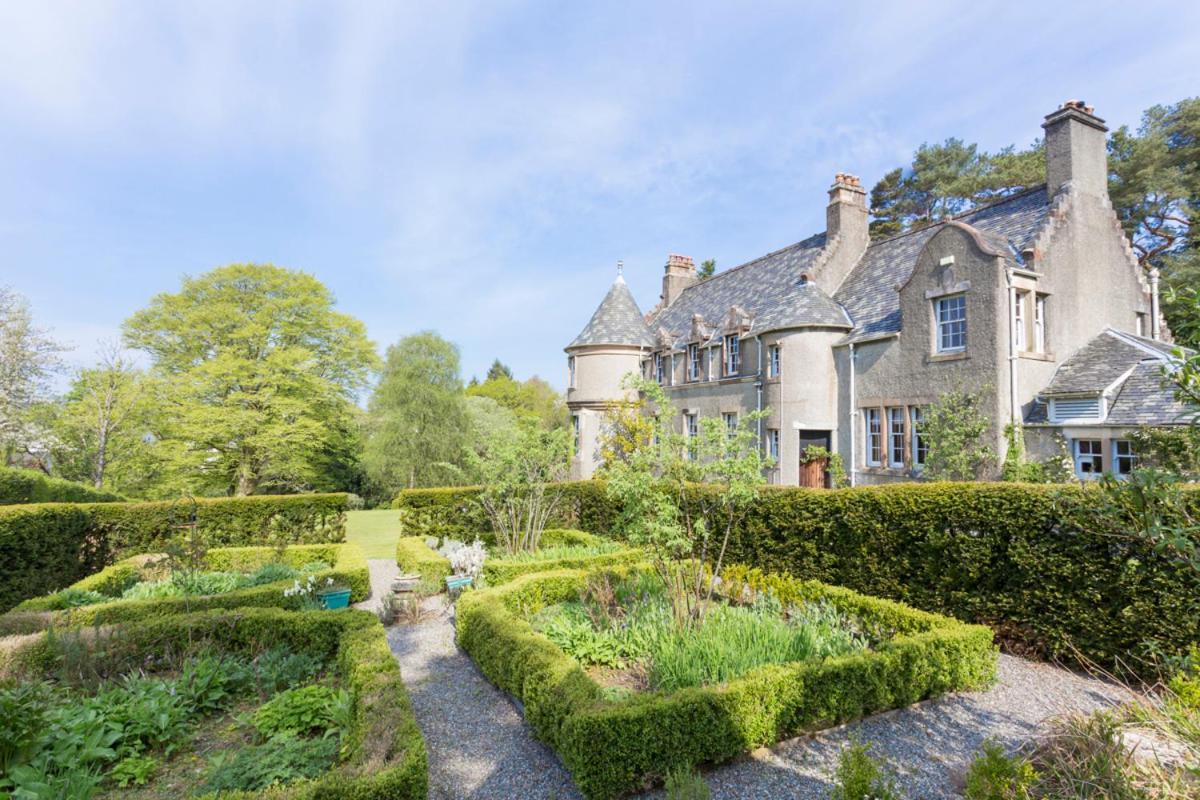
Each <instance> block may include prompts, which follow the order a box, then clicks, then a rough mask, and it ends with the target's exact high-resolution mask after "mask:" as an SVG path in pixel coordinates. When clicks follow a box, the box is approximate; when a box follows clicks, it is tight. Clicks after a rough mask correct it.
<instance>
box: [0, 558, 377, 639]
mask: <svg viewBox="0 0 1200 800" xmlns="http://www.w3.org/2000/svg"><path fill="white" fill-rule="evenodd" d="M152 558H153V557H152V556H149V555H139V556H131V557H130V558H126V559H124V560H122V561H118V562H117V563H116V564H112V565H111V566H108V567H106V568H104V569H102V570H101V571H100V572H97V573H95V574H94V575H89V576H88V577H86V578H84V579H82V580H80V581H76V582H75V583H74V584H72V585H71V586H69V587H67V588H69V589H79V590H84V591H93V592H99V593H100V594H107V595H112V596H113V599H112V600H111V601H109V602H105V603H94V604H92V605H87V606H80V607H78V608H71V609H62V608H60V603H58V602H57V600H58V598H59V595H60V594H61V591H60V592H55V593H53V594H49V595H43V596H41V597H34V598H31V599H29V600H26V601H24V602H22V603H21V604H19V605H18V606H17V607H16V608H14V609H13V610H12V611H10V612H8V613H7V614H5V615H3V616H0V635H4V634H11V633H27V632H29V631H34V630H42V629H44V628H46V627H48V626H50V625H55V626H64V625H108V624H112V623H117V622H134V621H140V620H144V619H149V618H153V617H161V616H169V615H172V614H186V613H189V612H193V611H200V610H203V609H209V608H239V607H246V606H259V607H276V608H287V609H299V608H301V607H302V600H301V598H300V597H284V595H283V590H284V589H287V588H288V587H290V586H291V585H292V581H293V579H288V580H284V581H276V582H274V583H266V584H263V585H262V586H252V587H248V588H245V589H237V590H235V591H232V592H225V593H223V594H213V595H204V596H201V597H160V598H147V599H139V600H133V599H130V600H126V599H122V598H121V596H120V595H121V592H123V591H124V590H125V589H127V588H128V587H130V586H132V585H133V584H134V583H137V582H138V581H139V580H140V579H141V578H142V575H143V567H144V566H145V565H146V562H147V560H148V559H152ZM273 561H282V563H284V564H287V565H288V566H291V567H296V568H299V567H302V566H304V565H305V564H309V563H312V562H313V561H324V562H326V563H328V564H330V565H332V568H331V569H326V570H321V571H320V572H315V573H313V578H315V579H316V581H317V583H318V585H324V584H325V582H326V580H327V579H329V578H332V579H333V581H334V583H336V584H340V585H344V586H347V587H349V588H350V602H352V603H357V602H361V601H362V600H366V599H367V598H368V597H369V596H370V594H371V579H370V575H369V573H368V570H367V559H366V556H364V555H363V552H362V550H361V549H360V548H359V547H358V546H357V545H352V544H317V545H295V546H292V547H289V548H288V549H287V550H286V551H284V553H283V557H282V558H280V556H279V554H278V553H277V552H276V550H275V549H274V548H271V547H227V548H217V549H213V550H209V551H208V552H207V553H206V554H205V557H204V564H205V569H206V570H211V571H221V572H252V571H254V570H255V569H258V568H259V567H261V566H262V565H264V564H268V563H271V562H273ZM298 580H300V581H301V582H304V581H305V580H307V577H303V578H299V579H298Z"/></svg>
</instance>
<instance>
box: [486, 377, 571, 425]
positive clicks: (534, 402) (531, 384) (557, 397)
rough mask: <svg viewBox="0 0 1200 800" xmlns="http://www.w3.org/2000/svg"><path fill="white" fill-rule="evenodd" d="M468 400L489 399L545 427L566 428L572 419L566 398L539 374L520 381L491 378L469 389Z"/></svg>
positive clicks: (522, 417) (523, 418) (507, 378)
mask: <svg viewBox="0 0 1200 800" xmlns="http://www.w3.org/2000/svg"><path fill="white" fill-rule="evenodd" d="M466 394H467V396H468V397H488V398H491V399H492V400H495V401H496V402H497V403H499V404H500V405H501V406H503V407H504V408H507V409H508V410H509V411H511V412H513V413H514V414H515V415H516V416H517V417H518V418H520V419H522V420H534V421H536V422H538V423H539V424H540V425H542V426H543V427H545V428H548V429H553V428H565V427H566V426H567V422H568V420H569V414H568V412H567V404H566V402H565V401H564V399H563V396H562V395H561V394H559V393H558V392H556V391H555V390H554V387H553V386H551V385H550V384H548V383H546V382H545V381H544V380H542V379H541V378H539V377H537V376H536V375H535V376H534V377H532V378H530V379H529V380H527V381H524V382H521V381H516V380H514V379H512V378H511V377H508V376H505V375H498V376H492V375H491V373H490V371H489V376H488V379H487V380H486V381H484V382H483V383H480V384H476V385H474V386H468V387H467V389H466Z"/></svg>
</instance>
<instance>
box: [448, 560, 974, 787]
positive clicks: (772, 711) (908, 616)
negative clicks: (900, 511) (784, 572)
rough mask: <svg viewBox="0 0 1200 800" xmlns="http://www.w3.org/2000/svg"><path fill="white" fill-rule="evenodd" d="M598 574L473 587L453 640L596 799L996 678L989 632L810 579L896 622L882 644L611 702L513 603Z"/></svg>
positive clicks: (872, 615)
mask: <svg viewBox="0 0 1200 800" xmlns="http://www.w3.org/2000/svg"><path fill="white" fill-rule="evenodd" d="M593 572H594V571H588V570H558V571H554V572H540V573H536V574H532V575H526V576H523V577H520V578H517V579H516V580H514V581H513V582H511V583H508V584H505V585H503V586H499V587H495V588H491V589H485V590H483V591H479V592H469V593H467V594H465V595H463V596H462V598H460V599H459V601H458V606H457V609H456V612H455V613H456V620H457V640H458V644H459V646H461V647H462V648H463V650H465V651H466V652H467V653H469V654H470V656H471V657H472V658H473V659H474V660H475V662H476V664H478V665H479V668H480V670H482V671H483V674H484V675H486V676H487V678H488V679H489V680H491V681H492V682H493V683H494V684H496V685H497V686H498V687H500V688H501V689H503V690H505V691H506V692H509V693H510V694H512V695H513V696H515V697H516V698H517V699H518V700H520V701H521V703H522V704H523V705H524V711H525V718H526V720H527V721H528V722H529V724H530V726H531V727H532V728H533V731H534V733H535V735H536V736H537V737H538V738H539V739H541V740H542V741H544V742H546V743H547V744H548V745H550V746H551V747H552V748H554V750H555V751H556V752H557V753H558V755H559V757H560V758H561V759H562V761H563V763H564V764H565V765H566V766H567V768H568V769H569V770H570V771H571V774H572V776H573V777H574V779H575V783H576V784H577V785H578V787H579V789H580V790H581V791H582V792H583V794H584V795H585V796H587V797H589V798H615V797H619V796H621V795H623V794H626V793H629V792H632V791H636V790H638V789H641V788H643V787H645V786H646V785H648V784H650V783H653V782H655V781H658V780H660V779H661V778H662V777H663V775H664V773H665V771H666V770H668V769H671V768H673V767H676V766H679V765H689V766H690V765H697V764H703V763H715V762H720V761H725V760H728V759H730V758H733V757H735V756H737V755H739V754H741V753H744V752H746V751H748V750H752V749H754V748H756V747H761V746H764V745H769V744H773V743H775V742H778V741H780V740H782V739H785V738H788V737H791V736H795V735H798V734H800V733H803V732H806V731H812V730H818V729H822V728H827V727H830V726H832V725H836V724H839V723H842V722H846V721H848V720H852V719H856V718H859V717H862V716H865V715H868V714H873V713H876V712H879V711H884V710H887V709H892V708H899V707H902V706H907V705H910V704H912V703H915V702H917V701H919V700H923V699H925V698H928V697H933V696H935V695H939V694H942V693H945V692H950V691H955V690H960V689H970V688H979V687H983V686H986V685H988V684H989V683H991V682H992V681H993V680H994V679H995V671H996V648H995V647H994V645H993V644H992V632H991V631H990V630H989V629H987V628H985V627H982V626H977V625H967V624H964V623H961V622H958V621H956V620H953V619H950V618H948V617H943V616H939V615H936V614H930V613H927V612H923V611H918V610H916V609H912V608H908V607H906V606H903V605H900V604H898V603H895V602H892V601H889V600H881V599H876V598H871V597H865V596H863V595H859V594H856V593H855V592H852V591H849V590H847V589H842V588H838V587H833V586H826V585H823V584H819V583H815V582H805V584H804V585H805V586H807V587H809V591H810V592H811V597H812V598H813V599H816V598H824V599H826V600H827V601H828V602H830V603H832V604H834V605H835V606H837V607H839V608H841V609H842V610H844V611H846V612H848V613H851V614H853V615H855V616H857V617H859V618H860V619H862V620H863V621H864V622H867V623H877V624H879V625H881V626H883V627H884V628H890V629H894V630H895V631H896V634H895V636H893V637H892V638H891V639H890V640H888V641H887V642H885V643H884V644H882V645H880V646H879V647H878V648H877V649H876V650H873V651H871V652H868V653H861V654H855V655H849V656H843V657H838V658H830V659H826V660H824V661H813V662H800V663H795V664H784V665H772V666H767V667H763V668H760V669H757V670H754V671H753V672H751V673H749V674H747V675H746V676H744V677H742V678H740V679H738V680H735V681H731V682H729V683H727V684H723V685H720V686H706V687H699V688H689V689H683V690H680V691H676V692H671V693H663V692H646V693H642V694H638V695H635V696H633V697H631V698H628V699H623V700H618V701H613V700H609V699H606V697H605V695H604V693H603V692H602V690H601V688H600V686H599V685H597V684H596V683H595V681H593V680H592V679H591V678H589V677H588V675H587V674H586V673H585V672H584V670H583V669H582V668H581V667H580V666H579V664H578V663H577V662H576V661H574V660H573V659H572V658H570V657H569V656H567V655H566V654H565V653H563V651H562V650H560V649H559V648H558V647H556V646H555V645H554V644H552V643H551V642H550V640H549V639H547V638H545V637H544V636H541V635H540V634H538V633H535V632H534V630H533V628H532V627H531V626H530V625H529V623H528V622H526V621H525V620H524V619H523V618H522V617H521V616H520V615H519V613H518V609H524V608H536V607H538V606H540V605H543V604H552V603H557V602H562V601H563V600H566V599H568V598H570V597H572V596H575V595H576V593H578V592H579V590H580V589H582V588H583V586H584V584H585V582H586V580H587V578H588V576H589V575H590V574H592V573H593Z"/></svg>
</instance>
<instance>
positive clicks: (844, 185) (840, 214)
mask: <svg viewBox="0 0 1200 800" xmlns="http://www.w3.org/2000/svg"><path fill="white" fill-rule="evenodd" d="M835 239H836V240H837V244H836V245H834V246H833V247H832V248H831V247H830V246H831V245H833V243H834V240H835ZM825 240H826V241H825V247H826V248H827V249H826V254H825V257H824V258H823V259H822V261H821V263H820V264H818V265H817V267H816V269H814V270H813V273H812V274H811V275H809V276H808V277H809V279H810V280H812V281H813V282H814V283H816V284H817V285H818V286H820V287H821V289H823V290H824V291H826V292H828V293H829V294H833V292H834V291H835V290H836V289H837V287H838V286H840V285H841V283H842V281H843V280H844V279H845V277H846V275H848V274H849V273H850V270H851V269H853V268H854V265H855V264H857V263H858V260H859V259H860V258H861V257H862V254H863V253H864V252H865V251H866V249H867V244H869V243H870V240H871V236H870V233H869V231H868V221H867V192H866V190H865V189H863V187H862V182H861V181H860V180H859V179H858V177H857V176H856V175H850V174H849V173H845V172H839V173H838V174H837V175H835V176H834V177H833V186H831V187H829V205H828V207H826V209H825Z"/></svg>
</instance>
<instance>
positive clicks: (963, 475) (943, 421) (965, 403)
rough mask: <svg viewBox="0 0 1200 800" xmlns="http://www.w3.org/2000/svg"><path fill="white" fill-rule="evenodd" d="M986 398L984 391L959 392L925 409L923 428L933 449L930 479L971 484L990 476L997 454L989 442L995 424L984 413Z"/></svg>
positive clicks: (927, 468)
mask: <svg viewBox="0 0 1200 800" xmlns="http://www.w3.org/2000/svg"><path fill="white" fill-rule="evenodd" d="M983 397H984V392H982V391H979V392H968V391H965V390H963V389H956V390H953V391H950V392H946V393H945V394H943V395H942V396H941V397H939V398H938V399H937V400H936V401H935V402H933V403H930V404H929V405H928V406H926V407H925V409H924V411H923V413H922V415H921V423H920V426H919V427H920V433H921V438H922V439H923V440H925V442H926V443H927V444H928V446H929V453H928V455H926V457H925V474H926V475H927V476H928V477H930V478H933V479H935V480H951V481H971V480H979V479H980V478H983V477H985V476H986V475H987V474H988V473H989V472H990V470H991V469H992V467H993V466H994V464H995V462H996V453H995V451H994V450H993V449H992V447H991V445H989V444H988V441H987V437H988V432H989V431H990V430H991V427H992V421H991V419H989V418H988V416H987V415H986V414H985V413H984V411H983Z"/></svg>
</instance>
